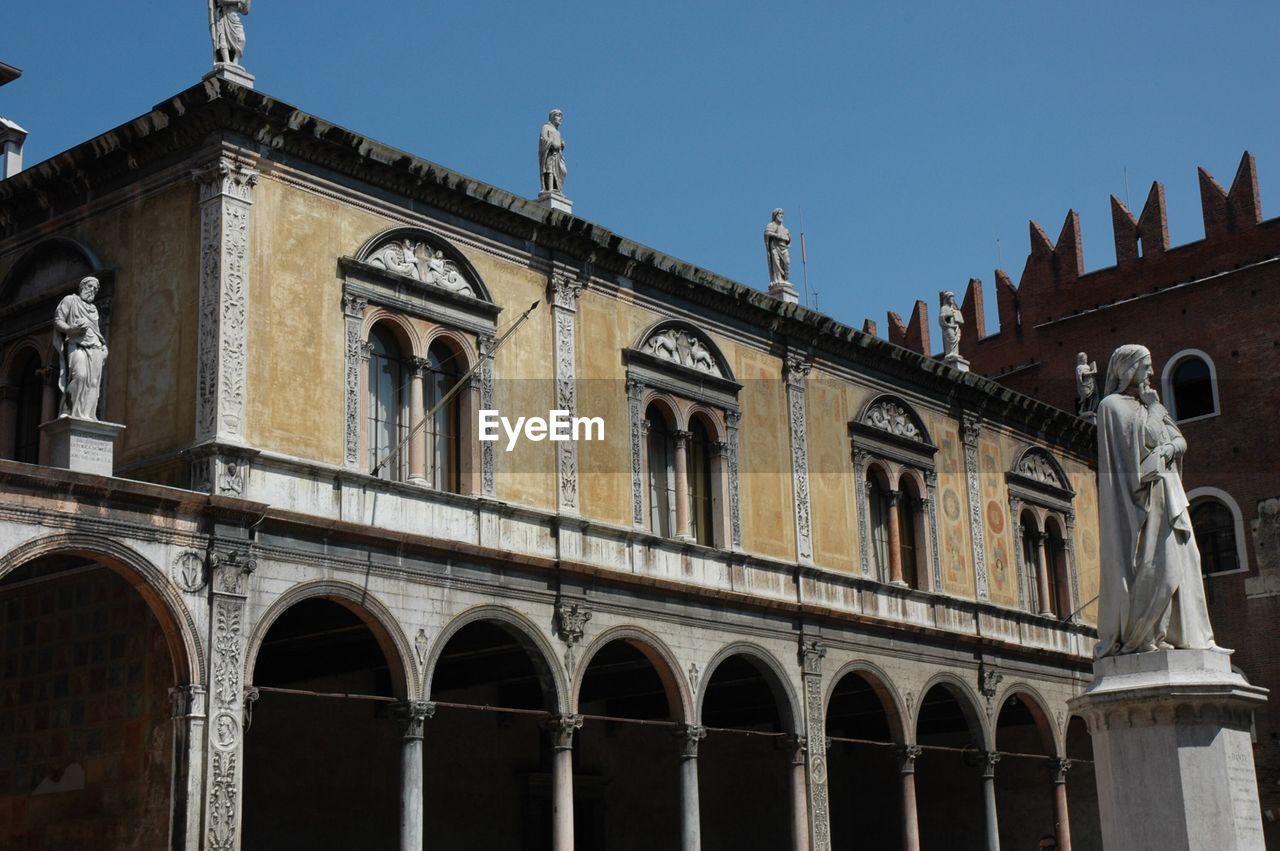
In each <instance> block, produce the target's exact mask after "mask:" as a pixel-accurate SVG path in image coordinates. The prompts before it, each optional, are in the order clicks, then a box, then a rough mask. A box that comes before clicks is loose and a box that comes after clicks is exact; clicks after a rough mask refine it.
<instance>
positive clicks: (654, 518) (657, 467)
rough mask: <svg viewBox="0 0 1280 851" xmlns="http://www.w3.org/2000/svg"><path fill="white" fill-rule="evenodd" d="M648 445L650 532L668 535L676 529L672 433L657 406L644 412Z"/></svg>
mask: <svg viewBox="0 0 1280 851" xmlns="http://www.w3.org/2000/svg"><path fill="white" fill-rule="evenodd" d="M645 421H646V423H647V425H648V430H649V435H648V448H649V523H650V527H649V531H651V532H653V533H654V534H655V535H661V536H663V537H664V538H669V537H671V536H672V535H673V534H674V533H675V528H676V471H675V458H676V447H675V433H674V430H673V429H672V428H671V426H670V424H669V423H668V422H667V418H666V416H665V415H664V414H663V412H662V410H661V409H660V408H659V407H658V406H657V405H650V406H649V410H648V411H647V412H646V413H645Z"/></svg>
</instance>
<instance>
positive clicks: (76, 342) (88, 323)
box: [53, 276, 107, 420]
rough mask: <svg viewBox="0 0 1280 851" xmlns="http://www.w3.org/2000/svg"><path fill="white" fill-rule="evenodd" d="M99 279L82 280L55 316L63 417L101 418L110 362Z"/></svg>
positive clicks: (65, 299)
mask: <svg viewBox="0 0 1280 851" xmlns="http://www.w3.org/2000/svg"><path fill="white" fill-rule="evenodd" d="M97 295H98V279H97V278H95V277H93V276H89V277H87V278H84V279H82V280H81V281H80V291H79V293H72V294H71V295H69V296H67V297H65V298H64V299H63V300H62V301H60V302H58V309H57V310H56V311H55V313H54V316H53V325H54V328H55V329H56V333H55V334H54V335H53V345H54V348H55V349H57V351H58V389H59V390H61V391H62V408H61V411H60V414H59V415H60V416H64V417H75V418H76V419H81V420H96V419H97V418H98V389H99V387H100V386H101V385H102V368H103V366H105V365H106V362H107V343H106V341H105V340H104V339H103V337H102V329H101V328H100V327H99V326H98V308H97V307H96V306H95V305H94V303H93V300H94V298H95V297H97Z"/></svg>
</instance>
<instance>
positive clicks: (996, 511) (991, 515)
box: [987, 499, 1004, 535]
mask: <svg viewBox="0 0 1280 851" xmlns="http://www.w3.org/2000/svg"><path fill="white" fill-rule="evenodd" d="M987 525H988V526H990V527H991V532H992V533H993V534H996V535H999V534H1000V533H1001V532H1003V531H1004V511H1003V510H1002V509H1001V508H1000V503H998V502H996V501H995V500H994V499H993V500H991V501H990V502H988V503H987Z"/></svg>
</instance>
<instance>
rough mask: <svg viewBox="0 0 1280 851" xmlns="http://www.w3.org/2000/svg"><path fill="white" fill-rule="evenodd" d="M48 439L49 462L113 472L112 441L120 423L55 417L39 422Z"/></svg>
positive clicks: (100, 473) (102, 473)
mask: <svg viewBox="0 0 1280 851" xmlns="http://www.w3.org/2000/svg"><path fill="white" fill-rule="evenodd" d="M40 431H41V432H42V433H43V434H44V435H45V437H46V438H48V441H49V466H50V467H63V468H66V469H68V470H74V471H75V472H77V473H93V474H94V475H98V476H110V475H113V474H114V473H115V443H116V438H117V437H119V436H120V432H122V431H124V426H122V425H120V424H118V423H103V422H98V421H97V420H81V419H76V418H75V417H58V418H57V419H56V420H50V421H49V422H47V423H44V424H43V425H41V426H40Z"/></svg>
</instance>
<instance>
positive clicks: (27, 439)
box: [13, 352, 44, 464]
mask: <svg viewBox="0 0 1280 851" xmlns="http://www.w3.org/2000/svg"><path fill="white" fill-rule="evenodd" d="M14 378H15V379H16V381H15V384H16V402H17V412H16V417H15V420H14V435H13V460H15V461H22V462H24V463H26V464H38V463H39V462H40V416H41V412H42V405H43V402H44V398H43V397H44V380H43V378H42V377H41V375H40V358H39V357H37V356H36V354H35V352H29V353H28V354H27V356H26V358H25V359H24V360H23V361H22V362H21V363H20V364H19V365H18V368H17V369H16V370H15V373H14Z"/></svg>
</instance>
